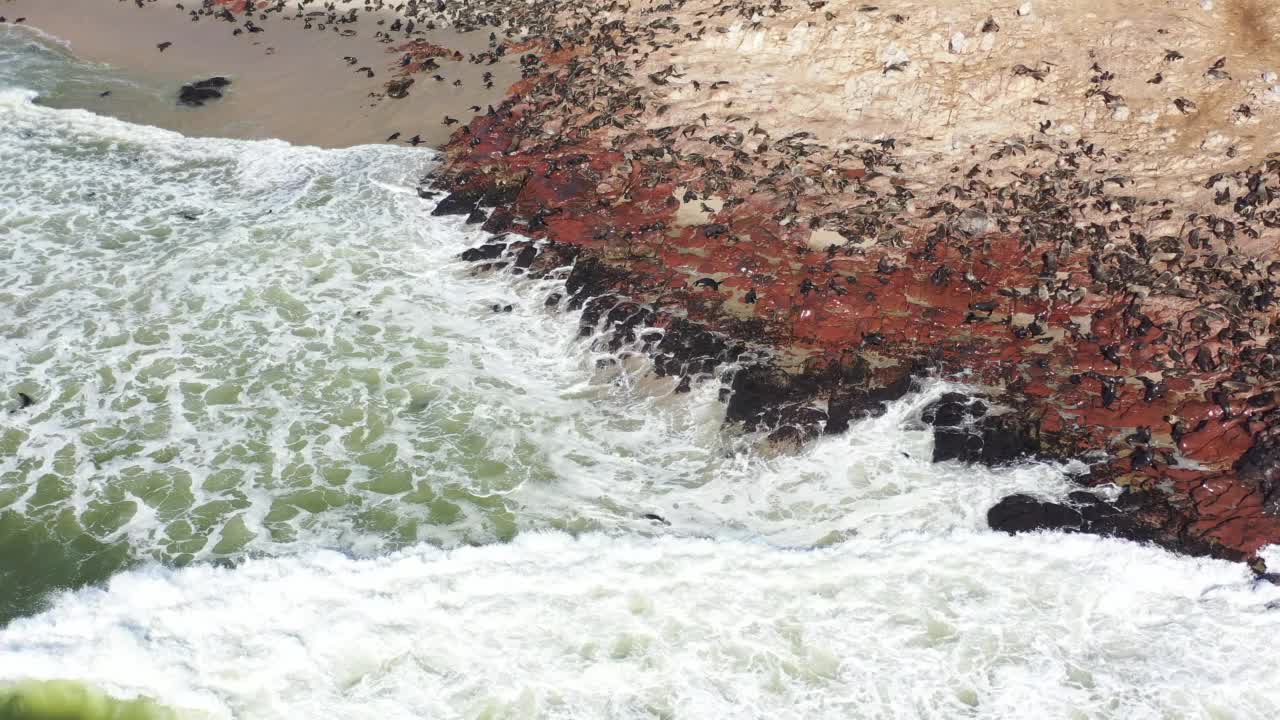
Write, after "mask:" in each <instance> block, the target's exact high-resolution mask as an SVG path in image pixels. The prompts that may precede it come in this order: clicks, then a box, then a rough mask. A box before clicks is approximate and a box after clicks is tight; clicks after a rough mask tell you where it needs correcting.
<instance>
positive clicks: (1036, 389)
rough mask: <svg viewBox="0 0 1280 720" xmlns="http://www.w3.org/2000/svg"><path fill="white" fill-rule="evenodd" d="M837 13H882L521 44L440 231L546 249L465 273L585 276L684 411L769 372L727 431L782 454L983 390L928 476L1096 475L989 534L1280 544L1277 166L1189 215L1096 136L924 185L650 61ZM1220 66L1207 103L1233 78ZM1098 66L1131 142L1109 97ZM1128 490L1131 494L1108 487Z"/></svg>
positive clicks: (642, 15) (683, 6) (604, 32)
mask: <svg viewBox="0 0 1280 720" xmlns="http://www.w3.org/2000/svg"><path fill="white" fill-rule="evenodd" d="M835 5H841V6H842V7H841V8H840V9H841V11H842V12H850V11H852V12H867V13H871V12H877V13H888V12H889V11H890V8H887V7H885V8H876V9H866V8H861V9H859V8H854V7H844V4H837V3H830V4H828V3H809V4H807V6H806V5H802V6H800V7H798V8H797V7H783V6H781V5H778V4H775V5H774V6H772V10H773V12H772V14H770V15H769V16H768V17H767V19H766V17H765V15H764V13H765V12H766V11H767V10H768V8H765V7H764V6H751V5H749V4H737V5H732V6H726V5H718V4H705V3H704V4H698V5H696V7H695V3H667V4H662V5H659V4H653V5H644V6H632V7H631V8H630V9H627V8H621V7H620V6H618V5H617V4H615V8H616V9H615V11H614V12H612V13H610V12H609V11H607V10H606V11H600V12H599V13H593V12H592V11H588V10H581V9H573V8H569V7H566V8H565V9H564V10H563V11H562V14H560V15H556V16H555V20H554V24H552V20H547V21H546V24H545V25H544V26H543V28H542V29H541V30H540V31H539V32H540V34H538V35H536V37H537V40H535V41H527V42H526V43H525V47H524V48H522V51H523V52H525V54H524V55H523V56H522V58H521V65H522V66H523V67H524V68H525V70H526V79H525V80H524V81H523V82H521V83H519V84H518V85H516V86H515V87H513V88H512V91H511V96H510V97H509V99H508V100H507V101H506V102H505V103H503V104H502V105H501V106H500V107H497V108H494V109H493V111H492V112H490V113H488V114H487V115H484V116H481V117H477V118H476V119H475V120H474V121H473V122H471V123H470V124H469V125H467V126H466V127H464V128H462V129H460V130H459V131H458V132H456V133H455V134H454V136H453V138H452V140H451V142H450V143H449V145H448V146H447V147H446V149H445V152H446V155H447V159H446V161H445V162H444V164H443V165H442V167H441V168H440V171H439V173H438V175H437V176H436V177H435V178H434V179H433V182H434V185H435V187H437V188H440V189H443V190H445V191H447V195H445V196H444V197H443V199H442V201H441V202H440V205H439V207H438V209H437V212H438V213H440V214H461V215H467V216H469V218H468V219H469V221H471V222H475V223H483V227H484V228H485V229H486V230H490V231H492V232H494V233H498V234H499V237H500V238H501V234H503V233H508V232H511V233H515V234H517V235H519V236H521V237H523V238H534V239H537V240H539V241H541V242H543V243H545V244H543V245H541V248H542V250H541V253H540V254H538V255H536V256H535V254H534V253H536V252H538V251H536V250H532V249H530V248H533V247H534V246H533V245H531V244H529V243H528V242H527V241H517V242H515V243H513V244H511V245H509V246H506V247H504V246H503V242H504V240H495V241H494V244H492V245H490V246H487V247H486V248H482V249H480V250H478V251H470V252H471V255H470V257H471V258H472V259H476V260H479V261H483V262H484V264H485V266H486V267H493V266H494V265H495V264H497V265H501V264H503V263H508V262H509V263H512V264H513V265H515V266H516V267H518V268H522V269H525V268H528V269H531V270H535V271H536V270H537V269H538V268H539V267H544V268H550V267H560V266H563V265H564V264H566V263H568V262H572V263H574V265H573V267H574V269H573V272H572V273H571V275H570V278H569V287H568V292H569V295H570V297H569V298H568V300H567V302H568V303H569V306H570V307H578V306H582V307H584V309H585V312H584V321H583V322H584V328H586V330H584V332H586V331H591V332H600V331H606V332H608V333H611V336H612V337H620V338H623V339H626V340H633V339H634V336H635V334H636V332H638V331H640V329H643V328H655V327H656V328H659V329H663V330H665V332H655V333H654V334H653V336H652V337H653V341H652V342H649V343H645V345H644V349H645V351H646V352H649V353H650V354H651V355H652V356H653V357H654V358H655V360H656V361H657V369H658V372H659V373H660V374H667V375H675V376H678V377H679V378H680V383H681V386H682V387H687V384H688V383H689V382H692V381H696V380H698V379H699V378H702V377H707V376H709V374H710V372H711V370H712V369H714V367H716V366H717V365H719V364H721V363H725V362H731V361H740V360H741V358H742V357H743V356H744V355H747V356H749V357H750V358H751V360H750V362H747V363H745V364H743V363H740V364H742V369H740V370H738V371H737V372H736V373H735V374H734V375H733V376H732V380H731V381H730V382H729V388H728V391H729V392H728V394H727V400H728V417H729V419H730V420H731V421H735V422H741V423H744V424H745V425H746V427H747V428H748V429H752V430H762V431H765V432H768V433H769V437H770V438H771V439H772V440H774V441H776V442H793V441H794V442H801V441H803V440H804V439H805V438H807V437H811V436H813V435H814V434H817V433H821V432H841V431H843V430H845V429H846V428H847V427H848V426H849V423H850V422H851V421H853V420H856V419H858V418H861V417H865V416H867V415H874V414H876V413H877V412H878V411H879V404H880V403H882V402H884V401H887V400H890V399H893V398H895V397H898V396H900V395H902V394H904V393H905V392H907V391H908V389H909V388H910V383H911V380H912V378H914V377H918V376H920V375H923V374H933V375H938V376H941V377H945V378H949V379H958V380H962V381H963V382H965V383H966V384H968V385H969V386H971V387H974V388H975V395H974V397H959V396H957V397H950V398H946V399H945V400H944V402H943V403H942V404H941V405H940V406H938V407H936V408H933V409H931V412H930V413H927V415H931V417H932V422H933V424H934V425H935V426H937V431H936V433H937V439H938V443H937V450H936V451H935V459H938V460H945V459H959V460H963V461H967V462H981V463H987V464H998V463H1005V462H1010V461H1014V460H1017V459H1020V458H1026V457H1030V456H1037V457H1044V458H1054V459H1079V460H1083V461H1085V462H1086V463H1087V464H1088V465H1089V468H1090V469H1089V472H1088V473H1087V474H1086V475H1083V476H1081V477H1079V478H1078V479H1079V481H1080V483H1081V485H1082V490H1081V492H1079V493H1077V494H1075V495H1074V496H1073V497H1072V498H1071V501H1072V503H1071V504H1052V503H1041V502H1038V501H1035V500H1034V499H1030V498H1025V497H1021V496H1014V497H1011V498H1006V499H1005V500H1004V501H1002V502H1001V503H999V504H998V505H997V506H995V507H994V508H992V510H991V512H990V514H989V521H990V523H991V525H992V526H993V527H995V528H998V529H1005V530H1009V531H1023V530H1033V529H1037V528H1055V529H1064V530H1077V531H1082V532H1095V533H1101V534H1109V535H1118V536H1121V537H1127V538H1131V539H1135V540H1140V541H1153V542H1156V543H1158V544H1160V545H1162V546H1164V547H1167V548H1170V549H1174V550H1177V551H1181V552H1188V553H1193V554H1205V555H1213V556H1217V557H1223V558H1229V559H1235V560H1243V559H1248V558H1251V557H1252V556H1253V554H1254V553H1255V552H1256V551H1257V550H1258V549H1259V548H1260V547H1262V546H1264V545H1267V544H1270V543H1276V542H1280V440H1277V438H1276V433H1277V431H1278V428H1280V411H1278V410H1277V402H1276V401H1277V395H1276V390H1277V382H1278V381H1280V364H1278V360H1277V357H1276V353H1277V351H1278V350H1280V337H1277V336H1276V334H1275V333H1276V329H1277V327H1278V325H1277V311H1276V296H1275V288H1276V284H1275V283H1276V280H1275V275H1276V272H1277V271H1280V263H1275V262H1272V261H1271V259H1270V258H1269V257H1268V254H1269V253H1270V252H1272V251H1273V249H1274V248H1275V247H1276V245H1277V240H1280V233H1278V232H1277V229H1278V228H1280V204H1277V203H1276V200H1277V199H1280V194H1278V193H1277V192H1276V190H1275V188H1276V187H1277V183H1280V153H1276V152H1274V151H1273V150H1274V149H1275V148H1274V147H1273V148H1267V147H1265V146H1263V147H1253V148H1249V150H1250V151H1249V152H1248V153H1246V152H1243V151H1242V146H1243V144H1241V145H1236V146H1233V147H1232V148H1229V149H1228V150H1227V151H1225V152H1224V154H1223V156H1222V157H1221V159H1220V161H1219V160H1216V159H1211V162H1210V164H1211V165H1212V166H1213V167H1226V168H1235V169H1229V170H1226V171H1223V170H1219V171H1217V172H1213V173H1210V174H1206V175H1204V176H1199V175H1195V172H1194V168H1192V169H1191V170H1189V171H1188V172H1187V176H1188V178H1187V181H1186V182H1185V183H1181V182H1180V183H1179V184H1178V187H1177V188H1176V189H1177V191H1178V192H1177V194H1176V195H1169V196H1162V195H1161V194H1159V193H1153V192H1151V189H1152V188H1155V189H1156V190H1161V189H1164V188H1162V187H1161V185H1160V183H1144V182H1143V178H1142V177H1141V176H1140V175H1141V173H1143V172H1148V174H1150V173H1149V171H1147V170H1144V169H1143V168H1142V167H1139V166H1137V165H1135V164H1134V163H1132V162H1130V161H1129V160H1128V156H1129V155H1130V154H1131V152H1130V150H1129V149H1127V148H1122V149H1118V148H1114V147H1112V146H1110V144H1109V143H1108V137H1106V136H1105V135H1102V134H1099V136H1097V137H1093V136H1090V135H1089V134H1087V133H1085V132H1081V133H1078V134H1077V135H1076V136H1075V137H1073V138H1072V139H1070V140H1068V139H1066V138H1063V137H1060V136H1053V135H1049V134H1046V132H1045V131H1046V130H1048V128H1046V127H1041V128H1040V131H1039V132H1037V131H1035V128H1032V129H1031V131H1030V132H1028V131H1026V130H1025V129H1020V130H1021V131H1020V132H1019V133H1017V134H1012V133H1011V134H1010V135H1008V136H1005V137H991V138H988V140H989V142H986V143H983V147H982V148H981V149H980V151H977V150H975V151H974V152H971V153H969V156H970V160H969V161H967V162H964V163H959V162H955V163H953V162H950V161H951V158H944V160H945V161H944V162H921V161H920V160H919V159H918V158H912V159H909V160H904V159H902V158H901V157H900V156H899V150H900V148H901V147H902V146H905V145H908V144H910V141H911V138H909V137H891V136H887V135H884V134H881V135H880V136H879V137H873V138H869V139H867V140H865V141H857V140H853V141H846V142H843V143H841V144H840V145H839V146H836V145H832V144H829V143H825V142H822V141H820V140H818V139H816V133H812V132H809V131H807V130H806V129H805V124H804V122H803V120H802V119H798V118H791V119H793V120H795V124H794V125H793V126H790V128H789V129H790V132H787V133H780V132H778V131H776V130H775V131H770V130H766V129H764V128H762V127H761V123H760V120H759V118H754V117H752V113H753V111H754V109H753V108H750V107H738V106H734V107H729V105H730V104H731V101H726V102H725V103H724V105H725V108H724V109H723V110H722V111H721V112H720V113H718V114H717V115H715V116H711V115H710V114H709V113H702V114H701V115H700V116H696V117H693V118H689V117H688V113H687V112H682V111H681V109H680V108H679V107H678V104H679V102H680V101H679V100H670V98H671V96H672V95H673V94H674V93H673V92H672V91H671V90H670V86H671V85H672V84H673V83H675V82H677V81H680V82H681V83H682V84H688V83H697V84H699V85H701V86H702V87H704V88H707V89H711V88H712V87H713V86H715V85H716V84H717V83H720V82H723V83H724V84H725V86H729V85H731V84H732V83H733V82H735V80H736V79H727V80H717V79H716V78H701V79H699V80H696V81H695V80H694V79H693V78H690V77H685V72H684V71H683V70H682V68H681V67H679V66H678V65H676V64H671V65H667V66H665V67H655V66H654V64H653V63H652V62H650V61H649V60H647V58H648V56H649V52H656V51H657V50H658V49H660V48H662V49H665V50H670V48H671V47H675V46H679V45H681V44H686V45H687V44H696V43H698V42H699V38H700V37H701V36H702V35H703V33H704V32H715V31H716V30H715V29H712V28H713V26H719V28H720V29H722V28H723V27H724V25H729V24H731V23H732V24H734V25H735V28H740V26H741V25H743V24H746V23H755V24H757V25H760V24H765V23H775V24H776V23H778V22H779V19H780V18H783V17H786V16H787V14H788V13H790V14H811V13H813V12H817V13H818V14H819V16H821V12H820V11H821V9H822V6H826V7H828V8H831V7H832V6H835ZM814 6H817V7H814ZM866 7H867V8H869V7H870V6H866ZM1006 11H1007V9H1006ZM827 12H830V10H827ZM695 18H698V19H697V20H695ZM703 18H705V21H704V20H702V19H703ZM753 18H755V19H754V20H753ZM691 22H692V23H693V27H692V28H691V26H690V23H691ZM891 22H892V21H891ZM992 23H998V21H995V20H992ZM722 24H723V25H722ZM733 31H737V30H733ZM1153 47H1157V46H1156V45H1155V44H1154V43H1153ZM1268 51H1269V50H1268ZM1159 52H1160V53H1164V51H1163V50H1160V51H1159ZM1164 54H1165V57H1164V58H1160V57H1157V58H1156V59H1155V60H1154V62H1156V63H1170V64H1171V63H1173V62H1175V60H1171V59H1168V58H1169V57H1171V56H1172V54H1173V53H1172V51H1170V52H1168V53H1164ZM1198 60H1199V58H1197V61H1198ZM895 62H903V63H905V62H907V61H906V60H902V61H895ZM894 64H895V63H888V64H886V66H885V67H883V68H882V69H881V72H882V73H883V74H884V75H888V74H890V73H895V72H901V71H902V68H894V67H893V65H894ZM1054 67H1055V68H1056V65H1054ZM1206 67H1207V68H1208V69H1207V70H1206V71H1205V72H1206V73H1208V75H1209V78H1210V80H1212V79H1214V75H1213V73H1215V72H1220V70H1221V68H1222V67H1234V66H1233V65H1231V64H1229V63H1227V62H1220V63H1219V64H1218V68H1217V70H1215V68H1214V67H1213V62H1212V59H1211V62H1210V63H1208V64H1207V65H1206ZM1020 68H1021V69H1022V70H1024V71H1025V72H1021V73H1020V72H1019V69H1020ZM1081 69H1082V70H1083V71H1084V72H1085V73H1092V74H1093V76H1094V77H1093V79H1092V81H1090V82H1089V83H1087V84H1088V85H1089V88H1087V89H1086V92H1089V91H1092V95H1091V96H1090V97H1093V96H1097V103H1098V105H1099V106H1100V107H1103V108H1111V109H1112V111H1113V115H1114V114H1115V113H1114V111H1115V109H1116V108H1117V107H1118V106H1119V104H1120V103H1121V102H1123V100H1122V99H1121V98H1119V97H1118V96H1116V97H1111V96H1113V95H1116V93H1114V92H1113V91H1112V90H1110V89H1109V88H1110V87H1111V83H1112V80H1113V77H1111V76H1110V75H1112V73H1111V71H1109V70H1107V69H1105V68H1104V67H1102V66H1101V65H1099V64H1098V63H1097V62H1095V63H1094V64H1093V66H1092V67H1089V66H1088V64H1085V66H1084V68H1081ZM999 71H1000V72H1002V73H1004V74H1007V75H1009V76H1012V77H1015V78H1018V77H1021V76H1022V75H1025V74H1027V73H1039V72H1048V71H1047V70H1042V71H1036V70H1032V69H1030V66H1027V65H1019V66H1014V67H1011V68H1010V67H1005V68H1001V69H1000V70H999ZM992 72H997V70H993V71H992ZM1055 72H1059V73H1062V72H1063V70H1060V69H1056V70H1055ZM1028 82H1031V83H1037V82H1039V80H1038V79H1037V78H1035V77H1032V78H1031V79H1030V80H1029V81H1028ZM1224 82H1225V81H1224ZM1247 92H1248V91H1246V93H1247ZM1244 99H1246V100H1247V98H1244ZM669 100H670V101H669ZM1033 102H1034V101H1033ZM1049 102H1052V101H1051V100H1050V101H1049ZM1174 108H1175V109H1174V110H1173V111H1172V112H1174V113H1178V114H1181V113H1182V110H1183V108H1182V107H1180V106H1179V105H1175V106H1174ZM1207 111H1208V110H1205V111H1204V112H1207ZM1213 111H1215V112H1219V113H1223V114H1226V115H1233V116H1234V120H1240V119H1241V118H1240V117H1239V116H1240V115H1242V114H1244V113H1249V114H1250V119H1252V117H1253V115H1255V114H1261V113H1262V112H1271V111H1270V110H1263V109H1262V108H1259V109H1257V110H1256V111H1255V110H1254V109H1253V108H1250V107H1248V106H1247V103H1246V102H1244V101H1242V102H1240V103H1238V104H1233V105H1232V106H1230V107H1214V108H1213ZM677 118H682V119H677ZM787 119H788V118H783V120H782V121H783V122H785V121H786V120H787ZM774 121H775V122H778V120H777V119H776V118H775V119H774ZM907 154H908V155H910V153H907ZM1184 166H1185V165H1184ZM921 173H926V175H925V176H923V177H922V176H921V175H920V174H921ZM1191 177H1194V185H1193V184H1191V181H1190V178H1191ZM1175 179H1176V178H1175ZM925 191H931V192H925ZM488 208H492V210H491V211H490V210H488ZM543 258H546V259H545V260H544V259H543ZM557 301H559V299H557ZM643 337H644V334H643V332H641V338H643ZM1112 484H1114V485H1116V486H1118V487H1119V488H1120V489H1121V490H1120V493H1119V496H1118V497H1110V496H1108V497H1110V499H1106V498H1104V497H1103V496H1102V495H1101V494H1096V493H1094V492H1090V491H1089V490H1088V488H1091V487H1097V486H1102V485H1107V486H1110V485H1112Z"/></svg>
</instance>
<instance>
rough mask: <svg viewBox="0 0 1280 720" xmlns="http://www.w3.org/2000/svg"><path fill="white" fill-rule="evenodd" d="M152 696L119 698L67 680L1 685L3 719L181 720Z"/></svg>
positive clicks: (177, 714) (180, 717)
mask: <svg viewBox="0 0 1280 720" xmlns="http://www.w3.org/2000/svg"><path fill="white" fill-rule="evenodd" d="M190 717H192V716H190V715H182V714H179V713H177V712H175V711H173V710H171V709H169V708H166V707H164V706H162V705H159V704H157V703H155V702H153V701H151V700H149V699H145V698H138V699H133V700H119V699H116V698H113V697H111V696H110V695H107V694H105V693H103V692H101V691H98V690H95V689H94V688H92V687H89V686H87V685H83V684H81V683H77V682H71V681H67V680H49V681H43V682H35V681H31V682H24V683H19V684H17V685H12V686H9V687H3V688H0V720H181V719H182V718H190Z"/></svg>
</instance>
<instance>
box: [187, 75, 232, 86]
mask: <svg viewBox="0 0 1280 720" xmlns="http://www.w3.org/2000/svg"><path fill="white" fill-rule="evenodd" d="M230 84H231V81H230V80H228V79H226V78H225V77H222V76H221V75H217V76H214V77H211V78H209V79H207V80H200V81H198V82H194V83H191V86H192V87H194V88H197V89H204V88H217V89H221V88H224V87H227V86H228V85H230Z"/></svg>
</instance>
